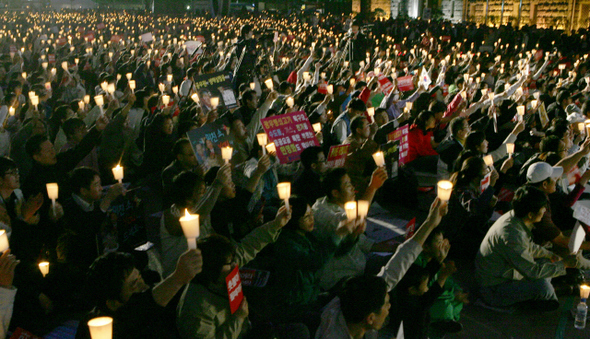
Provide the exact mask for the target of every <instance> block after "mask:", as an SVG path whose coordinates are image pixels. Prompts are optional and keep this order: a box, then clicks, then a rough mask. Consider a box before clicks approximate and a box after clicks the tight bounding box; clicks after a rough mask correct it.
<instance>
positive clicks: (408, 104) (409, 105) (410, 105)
mask: <svg viewBox="0 0 590 339" xmlns="http://www.w3.org/2000/svg"><path fill="white" fill-rule="evenodd" d="M413 106H414V103H413V102H409V101H408V102H406V108H407V109H408V111H411V110H412V107H413Z"/></svg>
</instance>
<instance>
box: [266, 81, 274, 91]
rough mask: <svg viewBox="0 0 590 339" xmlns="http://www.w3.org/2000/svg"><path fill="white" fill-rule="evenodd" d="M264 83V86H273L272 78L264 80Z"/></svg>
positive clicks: (269, 87) (270, 87)
mask: <svg viewBox="0 0 590 339" xmlns="http://www.w3.org/2000/svg"><path fill="white" fill-rule="evenodd" d="M264 84H265V85H266V87H267V88H268V89H272V88H273V85H274V84H273V82H272V79H266V80H265V81H264Z"/></svg>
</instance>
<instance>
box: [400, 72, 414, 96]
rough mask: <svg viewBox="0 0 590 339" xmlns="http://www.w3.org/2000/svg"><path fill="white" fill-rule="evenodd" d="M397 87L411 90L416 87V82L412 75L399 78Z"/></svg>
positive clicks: (401, 89) (404, 90)
mask: <svg viewBox="0 0 590 339" xmlns="http://www.w3.org/2000/svg"><path fill="white" fill-rule="evenodd" d="M397 88H398V89H399V90H400V91H402V92H407V91H411V90H413V89H414V82H413V81H412V76H411V75H406V76H404V77H399V78H397Z"/></svg>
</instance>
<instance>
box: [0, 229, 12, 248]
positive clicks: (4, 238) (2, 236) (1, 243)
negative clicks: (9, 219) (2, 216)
mask: <svg viewBox="0 0 590 339" xmlns="http://www.w3.org/2000/svg"><path fill="white" fill-rule="evenodd" d="M9 248H10V244H9V243H8V235H7V234H6V231H5V230H0V253H4V252H6V250H7V249H9Z"/></svg>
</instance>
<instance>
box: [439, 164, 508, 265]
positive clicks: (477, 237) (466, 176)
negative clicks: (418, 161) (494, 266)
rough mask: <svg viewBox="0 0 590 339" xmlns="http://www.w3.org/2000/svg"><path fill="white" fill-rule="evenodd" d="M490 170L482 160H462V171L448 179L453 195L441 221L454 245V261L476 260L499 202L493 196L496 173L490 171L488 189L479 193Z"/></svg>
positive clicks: (493, 170)
mask: <svg viewBox="0 0 590 339" xmlns="http://www.w3.org/2000/svg"><path fill="white" fill-rule="evenodd" d="M489 170H490V168H488V166H486V164H485V162H484V161H483V159H482V158H480V157H477V156H473V157H470V158H468V159H467V160H465V161H464V162H463V166H462V167H461V170H460V171H459V172H457V173H454V174H453V175H452V176H451V181H452V182H453V192H452V194H451V199H450V200H449V213H448V214H447V215H446V216H445V218H443V221H442V225H441V227H442V229H443V230H444V233H445V235H446V236H447V237H448V239H449V241H450V242H451V243H452V244H453V248H452V249H451V257H453V258H456V255H460V256H461V255H468V256H469V257H467V258H473V257H475V254H476V253H477V249H478V248H479V244H480V243H481V240H482V239H483V237H484V236H485V234H486V232H487V222H488V220H489V219H490V217H491V216H492V212H493V208H494V206H495V205H496V202H497V200H498V199H497V198H496V197H495V196H494V192H495V190H494V186H495V185H496V181H497V180H498V177H499V175H498V172H496V170H495V169H493V168H491V175H490V182H489V186H488V187H487V188H485V189H484V190H482V180H483V179H484V177H485V176H486V174H487V173H488V171H489ZM459 251H461V253H458V252H459Z"/></svg>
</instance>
